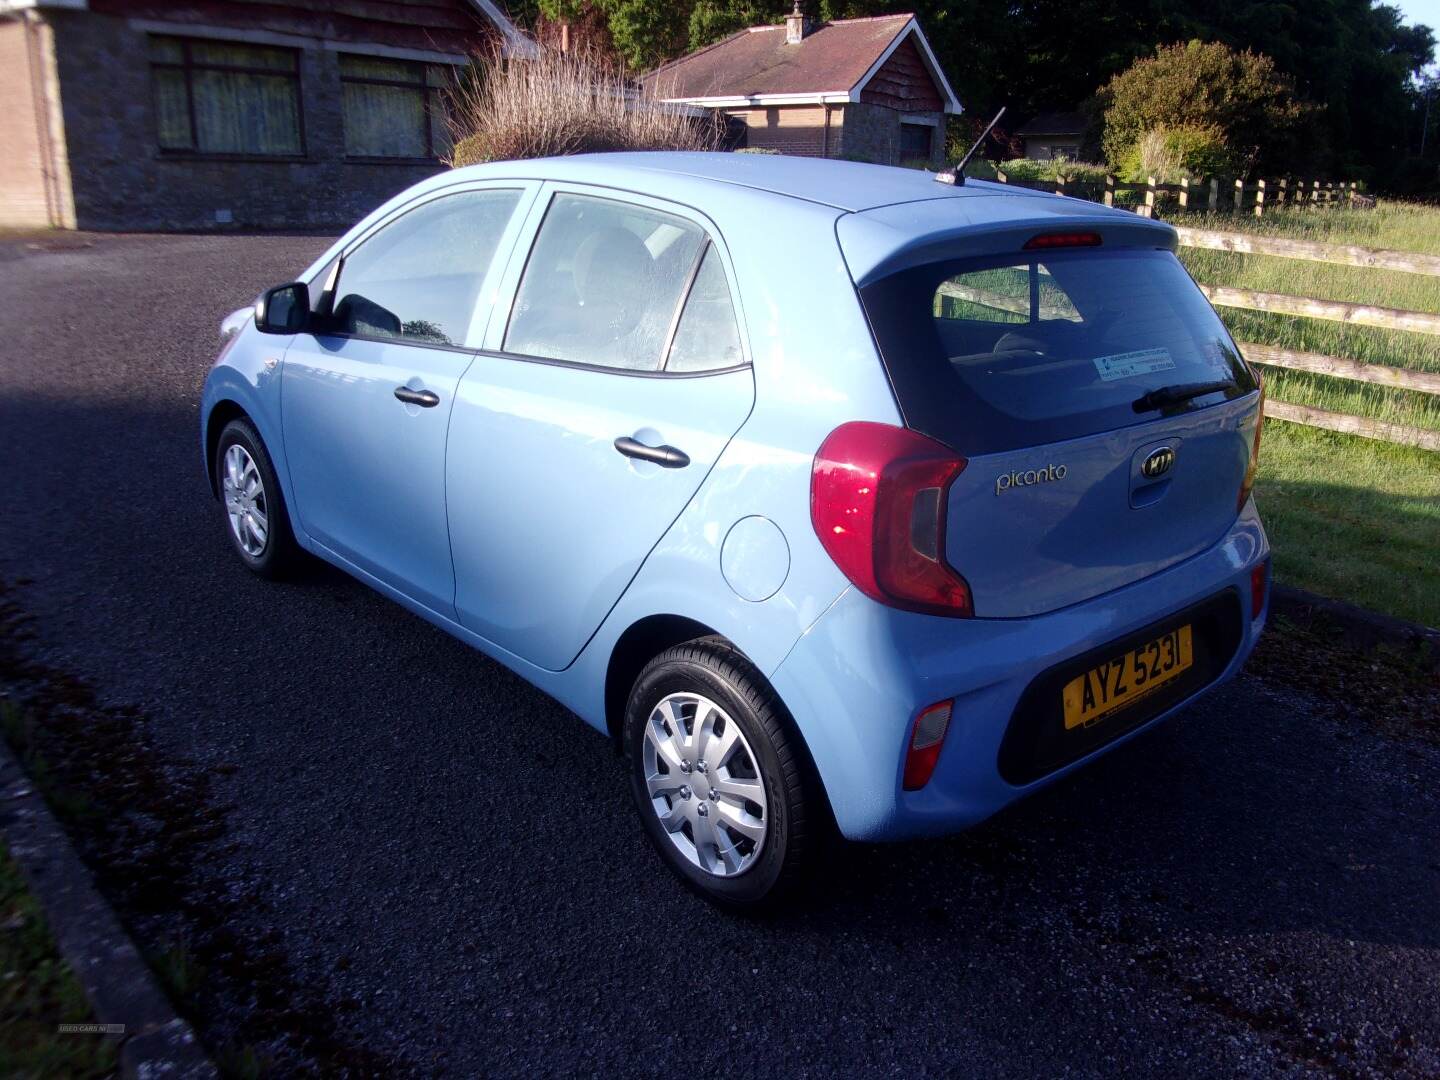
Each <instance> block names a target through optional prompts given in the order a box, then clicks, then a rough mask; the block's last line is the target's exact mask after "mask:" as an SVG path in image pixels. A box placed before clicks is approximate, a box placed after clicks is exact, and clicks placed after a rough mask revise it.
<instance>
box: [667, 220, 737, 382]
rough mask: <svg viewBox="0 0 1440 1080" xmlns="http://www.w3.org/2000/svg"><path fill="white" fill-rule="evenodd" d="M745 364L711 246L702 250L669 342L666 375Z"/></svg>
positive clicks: (727, 286)
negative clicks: (669, 372)
mask: <svg viewBox="0 0 1440 1080" xmlns="http://www.w3.org/2000/svg"><path fill="white" fill-rule="evenodd" d="M744 362H745V358H744V356H743V355H742V354H741V351H740V327H739V324H738V323H736V321H735V305H734V304H733V303H732V302H731V300H730V284H729V282H727V281H726V280H725V267H723V266H722V265H720V256H719V255H718V254H716V251H715V245H713V244H711V245H710V246H709V247H707V248H706V249H705V254H704V256H703V257H702V260H701V262H700V269H699V271H698V272H697V273H696V275H695V282H694V284H693V285H691V286H690V295H689V296H687V297H686V298H685V309H684V310H683V311H682V312H681V313H680V322H679V323H678V324H676V327H675V337H674V339H673V340H672V341H671V342H670V355H669V357H668V358H667V359H666V361H665V370H666V371H716V370H719V369H721V368H730V367H736V366H738V365H740V364H742V363H744Z"/></svg>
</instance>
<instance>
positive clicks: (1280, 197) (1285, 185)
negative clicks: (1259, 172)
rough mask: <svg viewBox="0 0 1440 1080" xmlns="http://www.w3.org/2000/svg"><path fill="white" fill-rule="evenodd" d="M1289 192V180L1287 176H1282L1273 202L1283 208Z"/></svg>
mask: <svg viewBox="0 0 1440 1080" xmlns="http://www.w3.org/2000/svg"><path fill="white" fill-rule="evenodd" d="M1289 190H1290V178H1289V177H1287V176H1282V177H1281V178H1280V190H1279V191H1277V192H1276V193H1275V202H1276V203H1277V204H1278V205H1280V206H1284V205H1285V196H1286V195H1287V194H1288V193H1289Z"/></svg>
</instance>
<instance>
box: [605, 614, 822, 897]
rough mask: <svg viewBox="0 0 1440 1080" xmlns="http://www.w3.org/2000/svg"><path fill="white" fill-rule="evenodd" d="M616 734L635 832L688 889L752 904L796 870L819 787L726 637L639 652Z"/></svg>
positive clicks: (811, 840) (813, 835)
mask: <svg viewBox="0 0 1440 1080" xmlns="http://www.w3.org/2000/svg"><path fill="white" fill-rule="evenodd" d="M732 724H733V725H734V728H735V731H733V732H732V731H731V729H730V725H732ZM697 727H698V728H699V729H700V730H699V732H698V734H697V731H696V729H697ZM697 740H698V741H697ZM624 743H625V749H626V751H627V754H628V757H629V769H630V787H631V793H632V794H633V795H634V798H635V806H636V809H637V810H638V811H639V813H640V818H641V821H642V822H643V824H644V827H645V831H646V833H647V835H648V836H649V837H650V840H651V842H652V843H653V844H654V845H655V849H656V851H657V852H658V853H659V855H660V858H661V859H662V860H663V861H664V863H665V864H666V865H667V866H668V867H669V868H670V869H671V871H673V872H674V873H675V874H676V875H677V876H678V877H679V878H680V880H681V881H683V882H684V883H685V884H686V885H687V886H689V887H690V888H691V889H692V890H694V891H695V892H696V893H698V894H699V895H700V896H702V897H704V898H705V899H706V900H709V901H711V902H712V903H715V904H718V905H720V906H722V907H725V908H729V909H731V910H735V911H757V910H760V909H764V908H769V907H773V906H775V905H777V904H779V903H780V902H781V901H783V900H784V899H785V898H786V897H787V896H789V895H790V894H792V893H793V891H794V890H795V888H796V886H797V885H799V884H800V883H801V882H802V881H803V880H804V878H805V875H806V871H807V867H808V863H809V861H810V856H811V851H812V848H813V847H814V844H815V840H816V839H817V833H818V830H817V829H816V828H815V825H816V822H817V819H818V815H819V814H820V812H821V803H822V802H823V797H822V796H820V795H819V794H818V790H817V785H816V784H815V783H814V782H813V781H812V780H811V779H810V774H809V762H808V759H807V758H806V757H805V755H804V751H803V748H802V747H801V745H800V742H799V736H798V734H796V732H795V731H794V729H793V728H792V727H791V725H790V721H789V718H788V715H787V714H786V712H785V708H784V706H783V705H782V704H781V703H780V701H779V699H778V698H777V697H776V695H775V692H774V690H772V689H771V688H770V686H769V684H768V683H767V682H766V681H765V679H764V677H763V676H762V675H761V674H760V673H759V672H758V671H757V670H756V669H755V667H754V665H753V664H751V663H750V661H749V660H748V659H747V658H746V657H745V656H744V654H742V653H741V652H740V651H739V650H738V649H736V648H735V647H734V646H733V645H731V644H730V643H729V642H727V641H725V640H724V639H723V638H719V637H707V638H699V639H696V640H694V641H689V642H686V643H685V644H683V645H677V646H675V647H673V648H671V649H667V650H666V651H665V652H663V653H661V654H660V655H659V656H657V657H655V659H653V660H651V661H650V663H649V664H647V665H646V666H645V668H644V670H643V671H641V673H640V676H639V678H637V679H636V680H635V685H634V687H633V689H632V690H631V693H630V701H629V704H628V707H627V709H626V718H625V729H624ZM647 744H648V745H647ZM687 748H688V749H687ZM689 752H693V757H691V756H687V753H689ZM706 755H710V756H711V758H712V760H711V761H709V762H705V761H704V757H705V756H706ZM677 759H678V762H679V768H678V769H677V768H676V762H677ZM682 770H683V771H682ZM757 785H758V786H757ZM750 795H757V796H759V795H763V799H761V798H750V797H749V796H750ZM757 811H758V813H757ZM757 821H759V822H760V826H761V827H760V828H759V829H758V830H757V828H756V822H757ZM697 828H698V829H699V830H700V831H699V832H697V831H696V830H697ZM757 832H758V833H759V837H758V839H757V838H756V833H757Z"/></svg>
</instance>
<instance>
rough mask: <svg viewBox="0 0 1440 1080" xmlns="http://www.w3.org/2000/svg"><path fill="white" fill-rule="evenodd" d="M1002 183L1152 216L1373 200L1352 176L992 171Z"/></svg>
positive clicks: (1245, 211)
mask: <svg viewBox="0 0 1440 1080" xmlns="http://www.w3.org/2000/svg"><path fill="white" fill-rule="evenodd" d="M995 179H996V180H998V181H999V182H1000V183H1002V184H1013V185H1014V186H1016V187H1024V188H1030V189H1032V190H1035V191H1050V192H1054V193H1055V194H1056V195H1071V196H1073V197H1075V198H1077V199H1089V200H1090V201H1091V202H1103V203H1104V204H1105V205H1106V206H1128V207H1129V209H1132V210H1134V211H1135V212H1136V213H1137V214H1139V215H1140V216H1141V217H1155V216H1156V214H1158V213H1159V212H1160V211H1161V210H1162V209H1165V210H1176V211H1179V212H1181V213H1189V212H1192V211H1206V212H1209V213H1212V214H1217V213H1221V212H1227V211H1233V212H1234V213H1237V214H1248V215H1253V216H1255V217H1264V216H1265V212H1266V211H1267V210H1276V209H1281V208H1288V209H1294V208H1296V207H1311V208H1316V207H1339V206H1352V207H1363V208H1369V207H1373V206H1374V205H1375V200H1374V199H1373V198H1371V197H1370V196H1369V195H1366V194H1365V193H1363V192H1362V191H1361V190H1360V185H1359V184H1358V183H1357V182H1355V181H1353V180H1352V181H1350V182H1349V183H1346V182H1344V181H1340V182H1338V183H1337V182H1335V181H1325V182H1321V181H1319V180H1308V181H1307V180H1301V179H1297V178H1294V177H1288V176H1286V177H1280V178H1278V179H1270V180H1265V179H1256V180H1244V179H1236V180H1229V179H1226V180H1221V179H1220V178H1219V177H1211V178H1209V179H1208V180H1206V179H1203V178H1202V179H1196V178H1192V177H1188V176H1187V177H1184V178H1182V179H1181V180H1179V181H1177V182H1175V183H1169V184H1167V183H1161V182H1160V181H1159V180H1158V179H1156V178H1155V177H1153V176H1151V177H1147V178H1146V180H1145V182H1144V183H1129V182H1126V181H1124V180H1121V179H1120V178H1119V177H1118V176H1116V175H1115V174H1114V173H1110V174H1108V175H1107V176H1106V177H1105V178H1104V180H1103V181H1102V180H1096V179H1092V178H1087V177H1080V176H1060V177H1058V178H1056V179H1054V180H1021V179H1017V178H1012V177H1010V176H1009V175H1008V174H1007V173H1006V172H1005V170H1004V169H997V170H996V171H995Z"/></svg>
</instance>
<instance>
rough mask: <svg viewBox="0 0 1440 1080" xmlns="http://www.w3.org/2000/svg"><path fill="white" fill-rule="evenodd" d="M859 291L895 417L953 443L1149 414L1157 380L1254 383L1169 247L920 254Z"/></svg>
mask: <svg viewBox="0 0 1440 1080" xmlns="http://www.w3.org/2000/svg"><path fill="white" fill-rule="evenodd" d="M861 298H862V301H863V303H864V305H865V310H866V313H867V315H868V316H869V319H870V324H871V327H872V328H873V330H874V332H875V338H876V341H877V343H878V344H879V346H880V352H881V355H882V356H883V357H884V359H885V364H886V367H887V368H888V370H889V372H890V378H891V382H892V384H893V385H894V387H895V392H896V395H897V397H898V399H899V403H900V408H901V411H902V412H903V413H904V414H905V419H906V422H907V423H908V424H909V425H910V426H911V427H913V428H915V429H916V430H919V431H922V432H924V433H925V434H927V435H931V436H933V437H934V438H937V439H940V440H941V441H943V442H945V443H948V444H949V445H950V446H952V447H954V448H955V449H956V450H958V451H959V452H960V453H962V454H967V455H977V454H987V453H997V452H1000V451H1004V450H1015V449H1019V448H1022V447H1027V446H1040V445H1044V444H1046V443H1053V442H1060V441H1062V440H1064V439H1073V438H1079V437H1082V436H1085V435H1093V434H1095V433H1097V432H1101V431H1107V430H1112V429H1115V428H1121V427H1127V426H1129V425H1131V424H1138V423H1144V422H1145V421H1147V420H1153V419H1155V418H1156V417H1157V416H1160V415H1162V414H1161V413H1160V412H1158V411H1153V410H1148V411H1143V412H1136V410H1135V407H1134V406H1135V402H1136V401H1138V400H1139V399H1140V398H1142V397H1143V396H1144V395H1145V394H1146V393H1148V392H1150V391H1152V390H1158V389H1160V388H1161V387H1168V386H1180V385H1198V384H1201V383H1215V382H1221V381H1226V380H1229V381H1233V382H1234V384H1235V389H1233V390H1227V391H1222V392H1221V393H1223V395H1224V397H1225V398H1231V397H1238V396H1240V395H1242V394H1245V393H1248V392H1250V391H1251V390H1253V389H1254V388H1255V384H1254V380H1253V378H1252V377H1251V375H1250V373H1249V370H1248V369H1247V368H1246V366H1245V364H1244V361H1242V360H1241V359H1240V356H1239V354H1238V353H1237V352H1236V350H1235V345H1234V342H1233V341H1232V340H1231V339H1230V335H1229V334H1228V333H1227V332H1226V330H1225V327H1224V326H1223V325H1222V324H1221V322H1220V320H1219V319H1218V318H1217V317H1216V315H1215V312H1214V311H1213V310H1211V308H1210V305H1209V304H1208V303H1207V302H1206V300H1205V297H1204V296H1203V295H1202V294H1201V293H1200V290H1199V289H1198V288H1196V286H1195V283H1194V282H1193V281H1191V280H1190V277H1189V275H1188V274H1186V272H1185V270H1184V268H1183V267H1182V266H1181V265H1180V263H1179V262H1178V261H1177V260H1176V258H1175V256H1174V255H1173V254H1172V253H1170V252H1168V251H1135V250H1120V251H1103V252H1102V251H1094V250H1088V249H1087V250H1085V251H1072V252H1047V253H1045V254H1044V255H1042V256H1040V257H1038V258H1036V257H1029V256H1012V257H1006V258H1000V259H989V260H964V259H961V260H955V261H952V262H938V263H928V264H925V265H923V266H919V267H916V268H913V269H909V270H903V271H901V272H899V273H897V274H894V275H892V276H890V277H887V278H884V279H882V280H880V281H877V282H875V283H873V284H871V285H868V286H866V287H865V288H864V289H863V290H861ZM1219 400H1222V398H1221V397H1220V396H1219V395H1218V394H1209V395H1205V396H1202V397H1199V398H1196V399H1194V400H1192V401H1190V402H1187V403H1185V404H1182V405H1178V406H1170V407H1168V409H1170V410H1184V409H1191V408H1201V407H1204V406H1206V405H1210V404H1214V403H1215V402H1216V401H1219Z"/></svg>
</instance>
